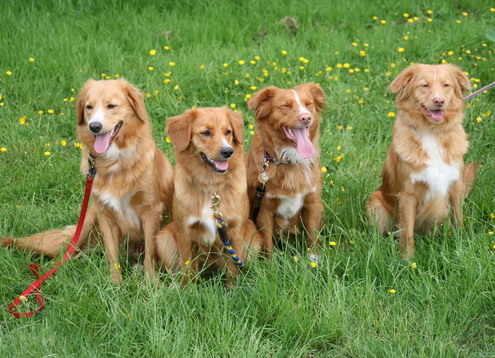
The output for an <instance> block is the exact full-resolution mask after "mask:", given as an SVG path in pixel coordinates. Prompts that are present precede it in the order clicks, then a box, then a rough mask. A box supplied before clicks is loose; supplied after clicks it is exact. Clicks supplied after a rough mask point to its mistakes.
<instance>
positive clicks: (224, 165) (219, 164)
mask: <svg viewBox="0 0 495 358" xmlns="http://www.w3.org/2000/svg"><path fill="white" fill-rule="evenodd" d="M213 163H215V168H217V169H218V170H222V171H225V170H227V169H229V162H228V161H226V160H221V161H220V160H214V161H213Z"/></svg>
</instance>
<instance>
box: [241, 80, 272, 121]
mask: <svg viewBox="0 0 495 358" xmlns="http://www.w3.org/2000/svg"><path fill="white" fill-rule="evenodd" d="M277 89H278V88H277V87H275V86H269V87H266V88H263V89H262V90H260V91H258V92H256V93H255V94H254V96H253V98H251V99H250V100H249V102H248V108H249V110H251V111H256V119H257V120H260V119H263V118H265V117H267V116H268V115H269V114H270V112H271V110H272V109H271V105H270V101H271V99H272V98H273V96H274V94H275V91H276V90H277Z"/></svg>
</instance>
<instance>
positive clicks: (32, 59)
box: [28, 57, 36, 63]
mask: <svg viewBox="0 0 495 358" xmlns="http://www.w3.org/2000/svg"><path fill="white" fill-rule="evenodd" d="M35 61H36V59H35V58H34V57H29V58H28V62H31V63H32V62H35Z"/></svg>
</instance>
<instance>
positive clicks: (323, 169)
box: [320, 167, 328, 174]
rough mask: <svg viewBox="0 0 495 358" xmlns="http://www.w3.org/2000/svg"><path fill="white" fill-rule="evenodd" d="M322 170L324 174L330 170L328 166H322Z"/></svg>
mask: <svg viewBox="0 0 495 358" xmlns="http://www.w3.org/2000/svg"><path fill="white" fill-rule="evenodd" d="M320 171H321V172H322V173H323V174H326V173H327V172H328V169H327V167H321V168H320Z"/></svg>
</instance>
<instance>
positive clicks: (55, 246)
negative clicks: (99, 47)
mask: <svg viewBox="0 0 495 358" xmlns="http://www.w3.org/2000/svg"><path fill="white" fill-rule="evenodd" d="M76 111H77V136H78V138H79V140H80V141H81V142H82V143H83V145H84V149H83V151H82V160H81V172H82V173H83V174H87V171H88V168H89V167H88V157H89V155H90V154H91V155H92V156H94V158H95V159H94V164H95V167H96V169H97V174H96V177H95V180H94V183H93V191H92V194H91V198H92V205H91V206H90V208H89V210H88V214H87V217H86V221H85V224H84V227H83V231H82V238H81V241H84V240H85V239H86V238H87V237H88V235H89V234H91V233H93V232H94V231H98V232H99V233H101V234H102V237H103V242H104V246H105V251H106V256H107V259H108V263H109V265H110V272H111V278H112V281H113V282H115V283H119V282H121V280H122V274H121V270H120V264H119V244H120V243H121V239H122V238H123V237H124V235H127V236H128V237H129V238H130V240H131V241H135V240H142V239H143V238H144V244H145V245H144V246H145V247H144V250H145V252H144V255H145V256H144V268H145V273H146V275H147V276H148V277H150V278H152V277H153V276H154V275H155V260H156V253H155V241H154V236H155V234H156V233H157V232H158V230H159V229H160V224H161V218H162V214H163V212H164V210H165V208H168V209H169V210H170V208H171V200H172V197H173V168H172V167H171V165H170V163H169V161H168V160H167V158H166V157H165V155H164V154H163V153H162V152H161V151H160V150H159V149H158V148H157V146H156V144H155V142H154V140H153V137H152V134H151V124H150V121H149V119H148V113H147V111H146V107H145V104H144V100H143V95H142V94H141V92H140V91H139V90H138V89H137V88H135V87H134V86H133V85H131V84H130V83H129V82H127V81H125V80H123V79H119V80H110V81H95V80H88V81H87V82H86V83H85V84H84V86H83V87H82V89H81V92H80V94H79V98H78V102H77V105H76ZM74 231H75V227H74V226H68V227H66V228H65V229H61V230H51V231H47V232H44V233H40V234H36V235H33V236H31V237H27V238H22V239H15V240H14V239H4V240H3V245H4V246H7V245H15V246H16V247H19V248H22V249H27V250H32V251H36V252H39V253H42V254H45V255H48V256H52V257H54V256H56V255H58V254H59V253H60V250H61V249H62V248H63V247H64V246H65V245H66V244H67V243H68V242H69V240H70V238H71V237H72V235H73V234H74Z"/></svg>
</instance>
